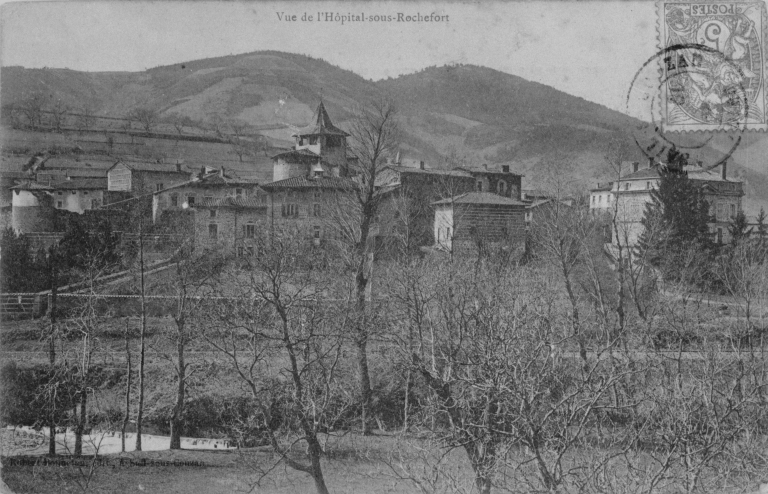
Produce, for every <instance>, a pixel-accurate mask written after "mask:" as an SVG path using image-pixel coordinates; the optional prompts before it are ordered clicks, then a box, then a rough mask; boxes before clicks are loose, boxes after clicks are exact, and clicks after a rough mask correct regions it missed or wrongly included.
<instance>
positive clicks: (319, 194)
mask: <svg viewBox="0 0 768 494" xmlns="http://www.w3.org/2000/svg"><path fill="white" fill-rule="evenodd" d="M322 197H323V193H322V192H321V191H319V190H316V191H314V192H312V198H313V199H314V200H316V201H319V200H320V199H321V198H322Z"/></svg>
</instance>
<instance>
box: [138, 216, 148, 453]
mask: <svg viewBox="0 0 768 494" xmlns="http://www.w3.org/2000/svg"><path fill="white" fill-rule="evenodd" d="M139 214H140V215H141V214H142V211H141V210H140V211H139ZM139 269H140V270H141V271H140V273H141V334H140V336H139V352H140V353H139V411H138V414H137V415H136V451H141V422H142V419H143V417H144V337H145V334H146V332H147V306H146V300H145V298H144V217H143V216H139Z"/></svg>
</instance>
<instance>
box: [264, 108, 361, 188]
mask: <svg viewBox="0 0 768 494" xmlns="http://www.w3.org/2000/svg"><path fill="white" fill-rule="evenodd" d="M312 122H313V123H312V124H310V125H309V126H308V127H305V128H303V129H301V130H299V131H298V132H296V133H295V134H293V137H294V139H295V141H296V144H295V145H294V149H292V150H291V151H288V152H285V153H281V154H278V155H277V156H274V157H273V158H272V159H273V160H274V161H275V164H274V169H273V177H272V179H273V180H274V181H278V180H285V179H287V178H291V177H297V176H304V177H309V176H317V175H318V174H321V175H325V176H333V177H346V176H349V175H350V171H349V162H350V158H348V157H347V137H349V134H347V133H346V132H344V131H343V130H341V129H340V128H338V127H336V126H335V125H333V122H332V121H331V117H330V116H329V115H328V111H327V110H326V109H325V105H324V104H323V102H322V101H321V102H320V104H319V105H318V107H317V111H316V112H315V115H314V116H313V117H312Z"/></svg>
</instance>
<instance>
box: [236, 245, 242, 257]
mask: <svg viewBox="0 0 768 494" xmlns="http://www.w3.org/2000/svg"><path fill="white" fill-rule="evenodd" d="M243 252H244V249H243V246H242V245H238V246H237V257H243Z"/></svg>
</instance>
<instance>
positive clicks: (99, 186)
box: [51, 178, 107, 214]
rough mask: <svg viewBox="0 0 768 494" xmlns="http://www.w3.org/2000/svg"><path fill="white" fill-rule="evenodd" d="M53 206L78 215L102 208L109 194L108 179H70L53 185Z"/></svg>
mask: <svg viewBox="0 0 768 494" xmlns="http://www.w3.org/2000/svg"><path fill="white" fill-rule="evenodd" d="M51 188H52V189H53V205H54V207H55V208H56V209H63V210H66V211H71V212H73V213H77V214H83V213H84V212H85V211H88V210H90V209H97V208H100V207H101V206H102V205H103V204H104V199H105V198H104V196H105V194H106V193H107V179H106V178H70V179H65V180H63V181H61V182H58V183H54V184H51Z"/></svg>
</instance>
